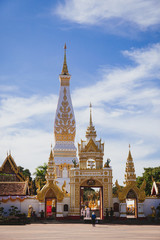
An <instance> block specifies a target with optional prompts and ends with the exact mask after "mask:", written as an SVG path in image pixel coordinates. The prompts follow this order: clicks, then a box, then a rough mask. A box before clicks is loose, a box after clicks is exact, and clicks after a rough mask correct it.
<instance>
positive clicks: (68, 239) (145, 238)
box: [0, 223, 160, 240]
mask: <svg viewBox="0 0 160 240" xmlns="http://www.w3.org/2000/svg"><path fill="white" fill-rule="evenodd" d="M0 239H1V240H52V239H53V240H54V239H56V240H60V239H62V240H95V239H96V240H104V239H105V240H114V239H118V240H121V239H123V240H135V239H139V240H150V239H151V240H160V226H156V225H138V226H137V225H131V226H130V225H96V227H92V225H90V224H62V223H56V224H31V225H25V226H0Z"/></svg>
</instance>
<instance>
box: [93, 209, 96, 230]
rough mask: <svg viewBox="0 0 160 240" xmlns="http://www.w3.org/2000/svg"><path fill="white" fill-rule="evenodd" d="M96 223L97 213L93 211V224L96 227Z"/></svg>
mask: <svg viewBox="0 0 160 240" xmlns="http://www.w3.org/2000/svg"><path fill="white" fill-rule="evenodd" d="M95 223H96V214H95V213H94V212H93V213H92V226H93V227H95Z"/></svg>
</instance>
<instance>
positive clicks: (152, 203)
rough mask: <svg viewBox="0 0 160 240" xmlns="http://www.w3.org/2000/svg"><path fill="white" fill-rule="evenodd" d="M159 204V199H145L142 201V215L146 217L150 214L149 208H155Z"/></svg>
mask: <svg viewBox="0 0 160 240" xmlns="http://www.w3.org/2000/svg"><path fill="white" fill-rule="evenodd" d="M159 204H160V198H153V197H147V198H146V199H145V201H144V215H145V216H146V217H147V216H148V215H150V214H152V210H151V206H153V207H155V209H156V208H157V206H158V205H159Z"/></svg>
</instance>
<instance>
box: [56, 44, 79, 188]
mask: <svg viewBox="0 0 160 240" xmlns="http://www.w3.org/2000/svg"><path fill="white" fill-rule="evenodd" d="M70 79H71V75H70V74H69V73H68V67H67V61H66V44H65V46H64V62H63V68H62V72H61V74H60V75H59V80H60V92H59V99H58V105H57V110H56V116H55V123H54V136H55V146H54V148H53V152H54V161H55V164H56V173H57V181H58V184H59V185H63V183H64V180H65V181H66V190H67V191H68V192H70V186H69V170H70V168H71V167H72V166H73V161H74V160H75V161H77V156H76V152H77V149H76V147H75V144H74V141H75V134H76V122H75V116H74V111H73V106H72V101H71V96H70Z"/></svg>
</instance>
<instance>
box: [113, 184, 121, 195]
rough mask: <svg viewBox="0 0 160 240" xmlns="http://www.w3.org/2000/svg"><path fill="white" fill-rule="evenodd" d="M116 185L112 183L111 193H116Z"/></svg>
mask: <svg viewBox="0 0 160 240" xmlns="http://www.w3.org/2000/svg"><path fill="white" fill-rule="evenodd" d="M120 187H121V188H123V186H120ZM117 190H118V189H117V187H116V185H113V187H112V193H113V194H116V193H117Z"/></svg>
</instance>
